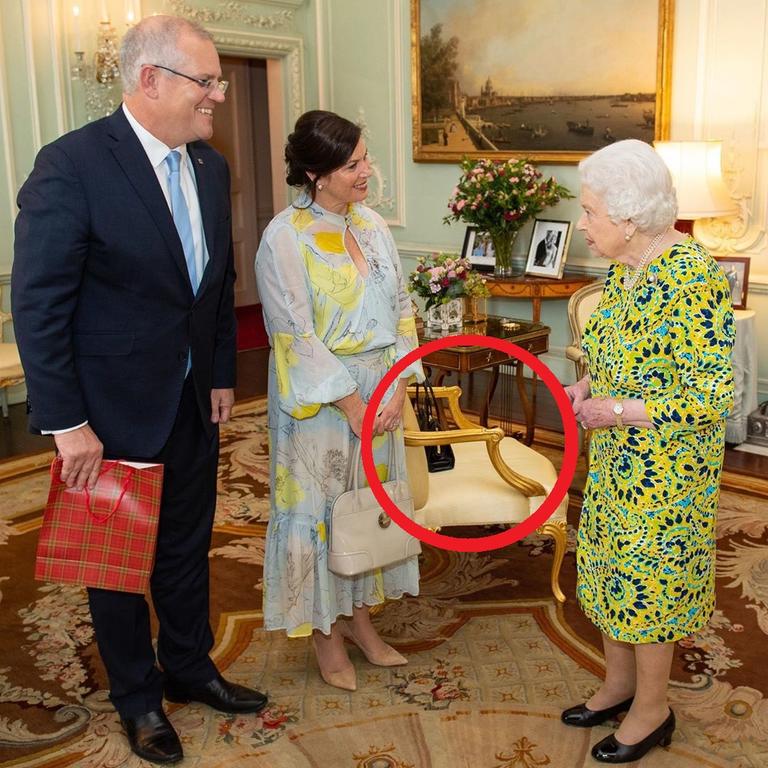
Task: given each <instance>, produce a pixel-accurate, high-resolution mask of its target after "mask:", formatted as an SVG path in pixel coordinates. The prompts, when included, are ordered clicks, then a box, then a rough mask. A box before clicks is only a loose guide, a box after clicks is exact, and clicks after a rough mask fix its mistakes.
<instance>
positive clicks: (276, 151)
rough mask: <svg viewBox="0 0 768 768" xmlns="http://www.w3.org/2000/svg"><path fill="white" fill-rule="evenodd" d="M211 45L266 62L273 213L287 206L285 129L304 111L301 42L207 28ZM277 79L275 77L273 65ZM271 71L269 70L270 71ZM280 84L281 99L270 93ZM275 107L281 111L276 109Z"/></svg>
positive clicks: (223, 50)
mask: <svg viewBox="0 0 768 768" xmlns="http://www.w3.org/2000/svg"><path fill="white" fill-rule="evenodd" d="M208 31H209V32H210V33H211V34H212V35H213V40H214V44H215V45H216V48H217V49H218V51H219V52H220V53H221V54H223V55H225V56H242V57H244V58H251V59H266V60H267V78H268V80H269V86H268V89H267V90H268V93H267V97H268V100H269V112H270V115H269V120H270V154H271V160H272V162H271V165H272V198H273V199H272V202H273V209H274V211H275V212H277V211H281V210H282V209H283V208H285V206H286V205H287V204H288V188H287V186H286V184H285V163H284V160H283V142H284V140H285V137H286V136H287V134H288V131H287V130H286V127H287V126H293V125H294V124H295V123H296V121H297V120H298V119H299V117H300V116H301V115H302V114H303V112H304V111H305V106H304V105H305V103H306V97H305V82H304V41H303V40H302V38H300V37H294V36H290V35H265V34H259V33H258V32H234V31H232V30H225V29H216V28H214V27H209V28H208ZM275 64H276V65H278V66H277V76H275V74H276V73H275V66H274V65H275ZM270 70H271V71H270ZM276 82H279V83H280V87H279V90H280V96H282V103H280V102H279V101H278V94H276V93H273V90H274V89H273V88H272V85H273V84H275V83H276ZM278 106H280V107H281V109H279V110H278V109H276V108H277V107H278Z"/></svg>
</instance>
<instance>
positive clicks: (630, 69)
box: [411, 0, 673, 162]
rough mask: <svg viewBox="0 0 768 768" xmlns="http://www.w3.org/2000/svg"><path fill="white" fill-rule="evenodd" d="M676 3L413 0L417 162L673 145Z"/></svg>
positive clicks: (553, 158)
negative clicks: (665, 141)
mask: <svg viewBox="0 0 768 768" xmlns="http://www.w3.org/2000/svg"><path fill="white" fill-rule="evenodd" d="M672 3H673V0H581V1H580V2H572V1H571V0H411V11H412V14H413V16H412V25H413V28H414V34H413V42H414V46H413V48H414V49H413V55H412V63H413V66H414V67H415V70H414V71H417V72H418V75H419V76H418V82H416V83H415V88H414V109H413V119H414V159H416V160H432V161H435V160H437V161H440V160H442V161H450V162H453V161H455V160H456V159H459V158H461V157H464V156H466V155H469V156H478V157H479V156H500V157H502V156H507V157H509V156H514V155H526V156H528V157H531V158H532V159H534V160H543V161H549V162H576V161H578V160H579V159H580V158H581V157H584V156H585V155H586V154H588V153H590V152H592V151H594V150H596V149H599V148H600V147H603V146H605V145H606V144H609V143H611V142H614V141H617V140H620V139H626V138H636V139H642V140H643V141H648V142H652V141H654V140H655V139H661V138H666V132H667V124H668V119H667V111H668V105H669V89H668V81H669V66H670V60H671V50H670V46H671V21H672V19H671V14H672Z"/></svg>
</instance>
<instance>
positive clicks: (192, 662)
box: [88, 375, 219, 717]
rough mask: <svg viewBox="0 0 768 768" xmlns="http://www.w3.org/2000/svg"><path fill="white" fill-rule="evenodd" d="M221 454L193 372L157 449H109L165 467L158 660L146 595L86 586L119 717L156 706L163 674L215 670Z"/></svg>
mask: <svg viewBox="0 0 768 768" xmlns="http://www.w3.org/2000/svg"><path fill="white" fill-rule="evenodd" d="M106 455H107V453H106V451H105V456H106ZM218 455H219V438H218V431H217V432H216V433H215V435H214V436H213V437H210V436H209V435H206V433H205V431H204V430H203V424H202V415H201V413H200V409H199V407H198V405H197V403H196V400H195V391H194V386H193V383H192V376H191V375H190V376H188V377H187V380H186V381H185V383H184V388H183V391H182V396H181V401H180V403H179V410H178V413H177V415H176V422H175V424H174V426H173V430H172V431H171V434H170V436H169V438H168V441H167V443H166V444H165V446H164V447H163V449H162V451H161V452H160V454H159V455H157V456H151V457H146V456H145V457H126V456H110V458H119V459H127V458H131V459H134V460H137V461H152V462H160V463H162V464H163V465H164V467H165V470H164V476H163V495H162V503H161V508H160V524H159V527H158V535H157V554H156V558H155V567H154V570H153V572H152V578H151V582H150V586H151V592H152V603H153V605H154V609H155V613H156V614H157V618H158V622H159V630H158V637H157V661H156V659H155V651H154V648H153V645H152V634H151V629H150V619H149V606H148V605H147V601H146V600H145V598H144V596H143V595H136V594H131V593H128V592H115V591H112V590H105V589H89V590H88V599H89V604H90V609H91V617H92V619H93V627H94V630H95V633H96V641H97V643H98V646H99V653H100V654H101V658H102V661H103V662H104V665H105V667H106V669H107V675H108V677H109V683H110V699H111V700H112V703H113V704H114V705H115V708H116V709H117V711H118V713H119V714H120V716H121V717H137V716H138V715H141V714H144V713H146V712H151V711H152V710H156V709H159V708H160V706H161V702H162V698H163V681H164V675H168V676H170V677H172V678H174V679H176V680H179V681H181V682H184V683H189V684H194V685H196V684H201V683H207V682H208V681H209V680H212V679H213V678H214V677H215V676H216V674H217V671H216V667H215V666H214V664H213V662H212V661H211V659H210V657H209V655H208V654H209V652H210V650H211V648H212V647H213V633H212V632H211V628H210V622H209V615H208V614H209V599H208V591H209V584H208V581H209V572H208V550H209V548H210V544H211V529H212V527H213V516H214V512H215V508H216V471H217V464H218ZM157 662H159V664H160V667H161V668H162V671H161V669H159V668H158V665H157Z"/></svg>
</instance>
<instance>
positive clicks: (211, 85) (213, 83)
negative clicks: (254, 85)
mask: <svg viewBox="0 0 768 768" xmlns="http://www.w3.org/2000/svg"><path fill="white" fill-rule="evenodd" d="M149 66H150V67H156V68H157V69H164V70H165V71H166V72H170V73H171V74H172V75H178V76H179V77H186V78H187V80H191V81H192V82H193V83H197V84H198V85H199V86H200V87H201V88H204V89H205V90H206V91H212V90H214V89H218V90H220V91H221V92H222V93H226V92H227V88H229V80H216V79H215V78H212V77H209V78H208V79H207V80H202V79H201V78H199V77H192V75H185V74H184V73H183V72H177V71H176V70H175V69H171V68H170V67H164V66H163V65H162V64H150V65H149Z"/></svg>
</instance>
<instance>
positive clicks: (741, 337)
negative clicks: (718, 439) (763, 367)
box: [725, 309, 757, 443]
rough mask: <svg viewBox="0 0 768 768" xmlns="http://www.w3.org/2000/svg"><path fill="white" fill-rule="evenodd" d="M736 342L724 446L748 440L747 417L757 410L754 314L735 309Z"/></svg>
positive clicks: (732, 360)
mask: <svg viewBox="0 0 768 768" xmlns="http://www.w3.org/2000/svg"><path fill="white" fill-rule="evenodd" d="M733 317H734V319H735V320H736V339H735V342H734V345H733V352H732V353H731V362H732V364H733V408H732V409H731V413H730V415H729V416H728V419H727V420H726V422H725V442H726V443H743V442H744V441H745V440H746V439H747V416H749V414H750V413H752V411H754V410H755V408H757V333H756V332H755V310H754V309H735V310H734V311H733Z"/></svg>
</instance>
